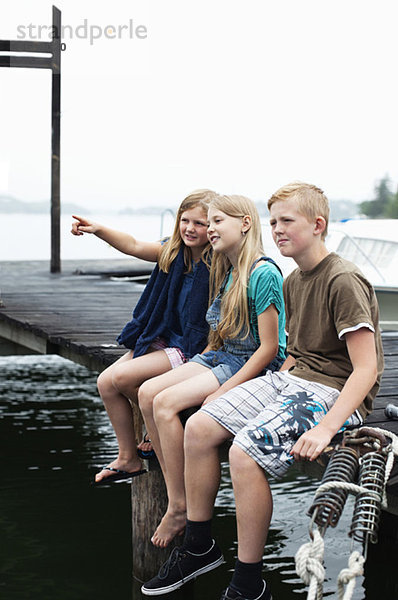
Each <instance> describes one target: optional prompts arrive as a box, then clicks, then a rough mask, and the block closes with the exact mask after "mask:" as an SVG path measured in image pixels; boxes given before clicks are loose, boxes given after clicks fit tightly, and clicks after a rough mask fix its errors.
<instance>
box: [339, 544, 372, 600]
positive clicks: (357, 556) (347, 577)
mask: <svg viewBox="0 0 398 600" xmlns="http://www.w3.org/2000/svg"><path fill="white" fill-rule="evenodd" d="M364 563H365V558H364V557H363V556H362V554H361V553H360V552H357V551H356V550H355V551H354V552H352V553H351V555H350V558H349V559H348V568H346V569H342V570H341V571H340V573H339V576H338V577H337V593H338V599H339V600H351V598H352V594H353V593H354V588H355V583H356V581H355V580H356V578H357V577H360V576H361V575H363V565H364ZM345 585H346V586H347V587H346V589H345V592H344V586H345Z"/></svg>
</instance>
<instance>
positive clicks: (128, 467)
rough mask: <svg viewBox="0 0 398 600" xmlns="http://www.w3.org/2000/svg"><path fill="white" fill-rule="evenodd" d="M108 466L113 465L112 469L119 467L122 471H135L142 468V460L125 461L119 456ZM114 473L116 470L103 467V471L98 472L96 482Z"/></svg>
mask: <svg viewBox="0 0 398 600" xmlns="http://www.w3.org/2000/svg"><path fill="white" fill-rule="evenodd" d="M108 467H112V469H119V470H120V471H126V472H127V473H134V472H135V471H140V470H141V469H142V465H141V461H140V460H133V461H129V462H124V461H121V460H119V459H118V458H117V459H116V460H114V461H113V462H111V463H109V465H108ZM114 475H115V471H111V470H109V469H102V471H100V472H99V473H97V474H96V476H95V482H96V483H98V482H100V481H103V480H105V479H108V477H112V476H114Z"/></svg>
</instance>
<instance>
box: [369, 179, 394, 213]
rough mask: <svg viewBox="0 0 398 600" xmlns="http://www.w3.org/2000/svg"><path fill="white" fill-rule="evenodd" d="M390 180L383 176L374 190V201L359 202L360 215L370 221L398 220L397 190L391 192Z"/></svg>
mask: <svg viewBox="0 0 398 600" xmlns="http://www.w3.org/2000/svg"><path fill="white" fill-rule="evenodd" d="M391 186H392V183H391V180H390V178H389V176H388V175H385V176H384V177H383V178H382V179H380V181H378V182H377V183H376V185H375V188H374V199H373V200H366V201H365V202H361V204H360V207H361V213H362V214H364V215H366V216H367V217H370V218H371V219H382V218H385V219H398V189H397V191H396V192H395V193H394V192H393V191H392V190H391Z"/></svg>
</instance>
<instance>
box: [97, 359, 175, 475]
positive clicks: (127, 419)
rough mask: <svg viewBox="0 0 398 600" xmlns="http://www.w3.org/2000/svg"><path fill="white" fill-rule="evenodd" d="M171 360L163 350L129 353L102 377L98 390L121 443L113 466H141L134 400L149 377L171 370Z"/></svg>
mask: <svg viewBox="0 0 398 600" xmlns="http://www.w3.org/2000/svg"><path fill="white" fill-rule="evenodd" d="M170 368H171V367H170V361H169V359H168V357H167V355H166V353H165V352H163V350H160V351H157V352H151V353H149V354H145V355H144V356H140V357H138V358H133V354H132V352H131V351H130V352H127V354H125V355H124V356H122V357H121V358H120V359H119V360H118V361H116V362H115V363H114V364H113V365H111V366H110V367H108V368H107V369H106V370H105V371H103V372H102V373H101V374H100V376H99V377H98V382H97V383H98V390H99V393H100V396H101V398H102V401H103V403H104V405H105V408H106V411H107V413H108V416H109V420H110V422H111V423H112V427H113V429H114V431H115V434H116V438H117V441H118V445H119V453H118V456H117V458H116V459H115V460H114V461H112V462H111V463H110V464H109V466H110V467H113V468H115V469H121V470H123V471H127V472H129V473H132V472H134V471H139V470H140V469H141V460H140V459H139V457H138V455H137V450H136V440H135V432H134V425H133V412H132V409H131V403H130V400H131V401H133V402H134V401H136V398H137V392H136V389H137V388H138V386H139V385H141V383H142V382H143V381H145V379H147V378H150V377H153V376H154V375H158V374H160V373H164V372H165V371H167V370H168V369H170ZM111 474H112V472H111V471H106V470H102V471H101V472H100V473H97V475H96V477H95V480H96V481H97V482H98V481H101V480H102V479H105V478H106V477H108V476H109V475H111Z"/></svg>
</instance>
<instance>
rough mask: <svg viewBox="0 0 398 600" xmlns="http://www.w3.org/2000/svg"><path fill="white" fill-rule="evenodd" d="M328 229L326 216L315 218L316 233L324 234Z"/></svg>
mask: <svg viewBox="0 0 398 600" xmlns="http://www.w3.org/2000/svg"><path fill="white" fill-rule="evenodd" d="M325 229H326V219H325V217H321V216H319V217H317V218H316V219H315V230H314V233H316V234H318V235H320V234H322V233H323V232H324V231H325Z"/></svg>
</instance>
